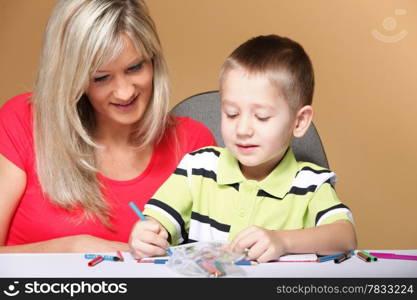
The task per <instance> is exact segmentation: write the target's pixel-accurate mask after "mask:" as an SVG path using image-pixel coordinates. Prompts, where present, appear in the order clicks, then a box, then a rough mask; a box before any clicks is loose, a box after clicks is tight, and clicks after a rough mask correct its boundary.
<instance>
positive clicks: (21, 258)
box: [0, 250, 417, 278]
mask: <svg viewBox="0 0 417 300" xmlns="http://www.w3.org/2000/svg"><path fill="white" fill-rule="evenodd" d="M368 251H374V252H395V253H397V254H406V255H407V254H408V255H417V250H368ZM123 254H124V257H125V261H124V262H111V261H103V262H101V263H99V264H98V265H96V266H94V267H88V265H87V263H88V260H87V259H85V258H84V255H83V254H81V253H80V254H76V253H71V254H57V253H47V254H0V278H51V277H52V278H97V277H100V278H145V277H146V278H157V277H164V278H167V277H184V276H182V275H181V274H178V273H176V272H174V271H173V270H171V269H170V268H168V267H167V266H166V265H158V264H150V263H137V262H136V261H135V260H134V259H133V258H132V257H131V256H130V254H129V253H123ZM228 276H229V277H249V278H255V277H257V278H366V277H367V278H406V277H408V278H417V261H410V260H393V259H379V260H378V261H377V262H370V263H366V262H364V261H362V260H360V259H359V258H358V257H356V256H353V257H351V258H350V259H348V260H346V261H344V262H343V263H341V264H335V263H334V262H333V261H327V262H322V263H316V262H299V263H296V262H277V263H265V264H258V265H254V266H239V268H238V272H237V273H234V274H229V275H228Z"/></svg>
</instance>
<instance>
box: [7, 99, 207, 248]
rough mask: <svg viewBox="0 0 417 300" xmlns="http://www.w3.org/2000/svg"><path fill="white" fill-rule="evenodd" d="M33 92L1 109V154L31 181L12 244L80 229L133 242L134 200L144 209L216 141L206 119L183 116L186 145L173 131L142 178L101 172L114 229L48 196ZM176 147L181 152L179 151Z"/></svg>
mask: <svg viewBox="0 0 417 300" xmlns="http://www.w3.org/2000/svg"><path fill="white" fill-rule="evenodd" d="M30 96H31V93H27V94H22V95H19V96H17V97H14V98H12V99H10V100H9V101H8V102H7V103H5V104H4V105H3V107H1V109H0V153H1V154H2V155H3V156H4V157H6V158H7V159H8V160H10V161H11V162H12V163H14V164H15V165H16V166H17V167H19V168H20V169H22V170H23V171H25V172H26V175H27V185H26V188H25V191H24V193H23V195H22V197H21V199H20V204H19V206H18V207H17V209H16V212H15V214H14V217H13V219H12V221H11V224H10V229H9V234H8V237H7V238H6V245H18V244H25V243H33V242H38V241H43V240H49V239H53V238H58V237H63V236H69V235H78V234H90V235H93V236H96V237H100V238H103V239H107V240H115V241H122V242H127V241H128V238H129V234H130V231H131V228H132V226H133V224H134V223H135V222H136V221H137V220H138V217H137V216H136V214H135V213H134V211H133V210H132V209H131V208H130V207H129V205H128V203H129V202H130V201H134V202H135V203H136V205H137V206H138V207H139V209H141V210H142V209H143V206H144V205H145V203H146V202H147V201H148V200H149V199H150V197H151V196H152V195H153V194H154V193H155V191H156V190H157V189H158V187H159V186H160V185H161V184H162V183H163V182H164V181H165V180H166V179H167V178H168V176H169V175H170V174H171V173H172V172H173V171H174V169H175V167H176V166H177V164H178V162H179V160H180V159H181V158H182V157H183V156H184V155H185V153H187V152H191V151H194V150H196V149H198V148H201V147H204V146H208V145H214V144H215V140H214V137H213V135H212V134H211V132H210V131H209V129H208V128H207V127H205V126H204V125H203V124H201V123H199V122H197V121H194V120H192V119H190V118H188V117H177V122H176V126H175V132H176V135H177V140H178V143H179V145H180V147H175V145H174V142H173V141H174V140H173V134H172V133H171V134H167V135H166V136H165V137H164V138H163V140H162V142H161V143H159V144H158V145H157V146H155V148H154V151H153V154H152V158H151V159H150V162H149V164H148V166H147V167H146V169H145V170H144V171H143V172H142V174H140V175H139V176H138V177H136V178H134V179H131V180H126V181H118V180H113V179H110V178H107V177H105V176H104V175H102V174H98V175H97V176H98V178H99V180H100V182H102V183H103V184H104V186H105V192H104V195H105V200H106V201H107V202H108V203H109V207H110V208H111V213H112V215H113V219H112V224H113V227H114V231H111V230H109V229H107V228H106V227H105V226H104V225H103V224H101V223H100V222H99V221H98V220H87V219H85V218H79V216H80V214H81V213H80V211H74V212H68V211H66V210H64V209H62V208H60V207H58V206H56V205H54V204H52V203H51V202H50V201H49V199H48V198H47V197H45V196H43V195H42V191H41V188H40V185H39V181H38V177H37V174H36V170H35V163H34V162H35V159H34V158H35V153H34V146H33V126H32V104H31V102H30V101H27V100H28V98H29V97H30ZM176 148H179V151H180V154H179V155H175V149H176Z"/></svg>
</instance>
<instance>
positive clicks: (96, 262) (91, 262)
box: [88, 256, 104, 267]
mask: <svg viewBox="0 0 417 300" xmlns="http://www.w3.org/2000/svg"><path fill="white" fill-rule="evenodd" d="M103 260H104V257H103V256H97V257H96V258H94V259H93V260H90V261H89V262H88V266H89V267H94V266H95V265H96V264H98V263H101V262H102V261H103Z"/></svg>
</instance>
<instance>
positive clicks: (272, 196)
mask: <svg viewBox="0 0 417 300" xmlns="http://www.w3.org/2000/svg"><path fill="white" fill-rule="evenodd" d="M256 196H258V197H268V198H273V199H277V200H282V198H279V197H276V196H274V195H271V194H269V193H267V192H265V191H264V190H259V191H258V193H257V194H256Z"/></svg>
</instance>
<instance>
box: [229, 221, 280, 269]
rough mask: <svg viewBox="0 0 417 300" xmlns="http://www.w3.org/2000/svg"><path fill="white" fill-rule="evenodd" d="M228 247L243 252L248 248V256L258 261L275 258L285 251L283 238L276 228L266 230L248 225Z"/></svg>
mask: <svg viewBox="0 0 417 300" xmlns="http://www.w3.org/2000/svg"><path fill="white" fill-rule="evenodd" d="M229 249H230V250H231V251H233V252H237V253H243V252H244V251H245V250H246V249H249V252H248V257H249V258H251V259H256V260H257V261H258V262H267V261H269V260H272V259H277V258H278V257H280V256H281V255H284V254H285V253H286V250H285V244H284V239H283V237H282V235H280V231H278V230H268V229H264V228H261V227H258V226H250V227H248V228H246V229H245V230H242V231H241V232H239V234H238V235H237V236H236V237H235V238H234V240H233V241H232V242H231V243H230V245H229Z"/></svg>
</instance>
